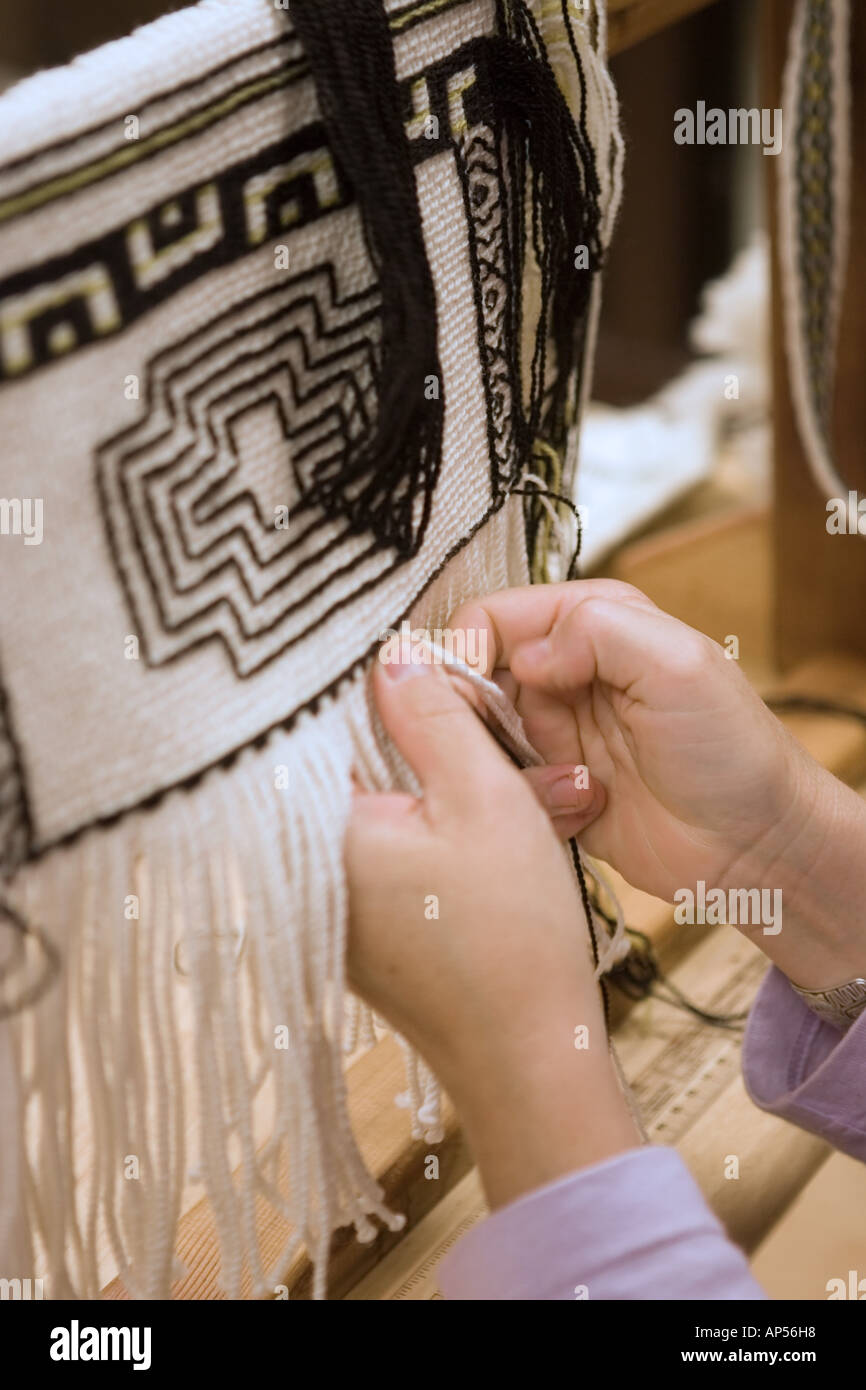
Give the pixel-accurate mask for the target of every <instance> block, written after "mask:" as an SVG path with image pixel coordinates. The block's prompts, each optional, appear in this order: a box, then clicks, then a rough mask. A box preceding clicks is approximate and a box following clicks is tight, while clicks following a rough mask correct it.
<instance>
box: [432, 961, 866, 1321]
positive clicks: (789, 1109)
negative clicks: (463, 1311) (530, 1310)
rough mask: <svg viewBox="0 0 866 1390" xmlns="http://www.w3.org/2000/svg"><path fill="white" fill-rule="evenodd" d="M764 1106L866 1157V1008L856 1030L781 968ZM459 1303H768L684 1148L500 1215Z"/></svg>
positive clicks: (544, 1194)
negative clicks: (801, 992)
mask: <svg viewBox="0 0 866 1390" xmlns="http://www.w3.org/2000/svg"><path fill="white" fill-rule="evenodd" d="M743 1070H744V1074H745V1079H746V1085H747V1087H748V1090H749V1094H750V1095H751V1097H752V1099H753V1100H754V1102H755V1104H756V1105H759V1106H760V1107H761V1109H763V1110H769V1111H771V1112H772V1113H773V1114H775V1115H779V1116H781V1117H782V1118H783V1119H785V1120H790V1121H791V1122H792V1123H793V1124H796V1125H799V1126H800V1128H801V1129H807V1130H810V1131H811V1132H812V1133H813V1134H817V1135H819V1136H821V1137H822V1138H824V1139H827V1140H828V1141H829V1142H830V1143H831V1144H833V1145H834V1146H835V1147H836V1148H837V1149H840V1150H842V1152H844V1153H847V1154H850V1155H851V1156H852V1157H853V1158H859V1159H861V1160H862V1161H863V1162H866V1086H864V1084H863V1077H864V1071H866V1013H864V1014H863V1015H862V1017H861V1018H860V1019H859V1020H858V1021H857V1022H856V1023H855V1024H854V1026H853V1027H852V1028H851V1029H850V1030H849V1031H848V1032H847V1033H845V1034H842V1033H840V1032H838V1031H837V1030H836V1029H835V1028H833V1027H832V1026H831V1025H830V1024H828V1023H822V1022H821V1020H820V1019H819V1018H817V1017H816V1016H815V1015H814V1014H813V1013H812V1012H811V1010H809V1009H808V1008H807V1007H806V1005H805V1004H804V1003H803V1001H802V1000H801V999H800V998H799V997H798V996H797V995H796V994H795V993H794V991H793V990H792V989H791V986H790V985H789V983H788V981H787V980H786V978H785V976H784V975H782V974H781V972H780V971H778V970H776V969H775V968H774V969H771V970H770V972H769V974H768V975H767V978H766V979H765V981H764V983H763V985H762V986H761V990H760V993H759V994H758V998H757V1001H756V1003H755V1006H754V1008H753V1010H752V1014H751V1017H750V1019H749V1025H748V1029H747V1032H746V1041H745V1047H744V1053H743ZM441 1285H442V1291H443V1293H444V1294H445V1297H446V1298H452V1299H519V1300H547V1299H575V1298H590V1299H620V1300H625V1299H662V1298H664V1299H678V1298H681V1299H683V1298H684V1299H688V1298H700V1299H713V1298H718V1299H735V1298H748V1299H757V1298H763V1297H765V1295H764V1294H763V1293H762V1291H761V1289H760V1288H759V1286H758V1285H757V1284H756V1283H755V1281H754V1280H753V1279H752V1277H751V1275H750V1274H749V1268H748V1264H747V1263H746V1259H745V1256H744V1255H743V1254H742V1252H741V1251H740V1250H738V1249H737V1247H736V1246H735V1245H732V1244H731V1242H730V1241H729V1240H728V1238H727V1237H726V1235H725V1233H724V1231H723V1229H722V1227H721V1226H720V1225H719V1223H718V1221H717V1220H716V1218H715V1217H714V1216H713V1215H712V1213H711V1212H710V1210H709V1208H708V1206H707V1204H706V1202H705V1201H704V1199H703V1197H702V1195H701V1192H700V1190H699V1188H698V1187H697V1184H696V1183H695V1181H694V1179H693V1178H692V1177H691V1175H690V1173H689V1172H688V1169H687V1168H686V1166H685V1164H684V1163H683V1162H682V1160H681V1159H680V1157H679V1155H678V1154H677V1153H676V1152H675V1151H674V1150H673V1149H663V1148H647V1149H634V1150H631V1151H629V1152H628V1153H624V1154H619V1155H617V1157H615V1158H612V1159H608V1160H607V1161H606V1162H605V1163H599V1164H597V1165H596V1166H595V1167H592V1168H584V1169H582V1170H581V1171H580V1172H577V1173H573V1174H571V1175H570V1176H569V1177H566V1178H562V1179H560V1181H559V1182H555V1183H551V1184H550V1185H549V1186H547V1187H542V1188H539V1189H538V1190H537V1191H535V1192H530V1193H527V1195H526V1196H525V1197H521V1198H520V1199H519V1200H518V1201H516V1202H513V1203H511V1205H510V1206H507V1207H503V1208H502V1209H501V1210H500V1211H497V1212H494V1214H493V1215H492V1216H489V1217H488V1218H487V1220H486V1221H483V1222H482V1223H481V1225H480V1226H476V1227H475V1228H474V1229H473V1230H471V1231H469V1232H468V1234H467V1235H465V1236H464V1237H463V1239H462V1240H461V1241H460V1243H459V1244H458V1245H457V1246H456V1248H455V1249H454V1250H453V1251H452V1253H451V1254H450V1255H449V1256H448V1257H447V1258H446V1260H445V1261H444V1263H443V1266H442V1271H441Z"/></svg>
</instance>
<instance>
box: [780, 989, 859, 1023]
mask: <svg viewBox="0 0 866 1390" xmlns="http://www.w3.org/2000/svg"><path fill="white" fill-rule="evenodd" d="M791 987H792V989H795V990H796V991H797V993H798V994H799V996H800V998H801V999H802V1000H803V1003H804V1004H808V1006H809V1008H810V1009H811V1010H812V1012H813V1013H815V1014H817V1015H818V1017H819V1018H823V1020H824V1022H825V1023H832V1025H833V1027H834V1028H839V1029H840V1030H841V1031H842V1032H843V1033H847V1031H848V1029H849V1028H850V1027H851V1025H852V1024H853V1023H856V1022H857V1019H858V1018H859V1017H860V1015H861V1014H862V1013H863V1011H864V1009H866V980H859V979H858V980H849V981H848V983H847V985H834V986H833V988H832V989H801V988H800V986H799V985H795V984H794V981H793V980H792V981H791Z"/></svg>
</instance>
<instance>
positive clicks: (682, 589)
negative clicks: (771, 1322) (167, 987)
mask: <svg viewBox="0 0 866 1390" xmlns="http://www.w3.org/2000/svg"><path fill="white" fill-rule="evenodd" d="M710 3H724V0H608V10H609V40H610V52H611V55H615V54H617V53H620V52H623V51H624V50H625V49H627V48H630V47H632V46H633V45H635V44H636V43H638V42H640V41H641V40H642V39H645V38H648V37H649V36H651V35H653V34H655V33H658V32H660V31H661V30H662V29H664V28H666V27H668V26H670V25H673V24H675V23H677V22H678V21H680V20H682V19H683V18H685V17H686V16H687V15H689V14H692V13H694V12H695V11H697V10H699V9H702V8H704V7H705V6H706V5H708V4H710ZM762 6H763V21H764V24H763V28H764V55H763V56H764V64H763V67H764V80H765V96H764V99H763V104H764V105H766V106H769V107H776V106H778V105H779V99H778V94H779V87H780V77H781V71H782V66H783V62H784V55H785V49H786V39H787V33H788V25H789V21H790V15H791V11H792V8H793V0H762ZM852 9H853V11H854V13H853V15H852V25H853V30H852V48H853V85H854V103H855V109H854V118H853V121H852V127H853V132H854V148H853V159H854V163H855V167H856V166H857V164H858V162H859V159H858V156H862V155H863V154H864V153H866V151H864V148H863V147H864V144H866V74H864V67H866V6H853V7H852ZM767 164H768V166H769V170H768V172H769V176H770V182H771V187H770V199H769V204H770V210H771V212H770V229H771V238H772V241H773V244H774V246H775V235H776V229H775V214H774V206H775V201H774V189H773V187H772V183H773V176H774V164H775V161H774V160H772V159H769V160H768V161H767ZM852 225H853V228H854V229H855V232H856V229H858V228H862V227H863V226H864V225H866V186H864V185H863V183H862V181H861V182H857V181H856V180H853V181H852ZM847 286H848V287H847V294H846V309H845V314H844V319H843V324H842V337H841V344H840V354H839V373H838V387H837V404H836V423H837V441H836V442H837V448H838V457H839V461H840V467H841V468H842V470H843V472H844V476H845V477H846V479H847V480H848V481H849V484H850V486H851V487H856V488H859V489H860V490H861V491H863V492H866V459H864V452H863V444H862V441H863V440H864V439H866V393H864V392H863V390H862V385H861V383H860V380H859V377H860V374H861V372H862V363H863V361H864V357H866V243H864V241H863V240H862V239H858V237H857V235H856V234H855V235H852V237H851V249H850V263H849V267H848V281H847ZM780 315H781V304H780V290H779V283H778V269H777V265H776V260H775V257H774V259H773V329H774V332H773V389H774V438H775V491H776V502H775V508H774V511H773V515H772V518H771V517H770V516H768V515H767V514H766V513H763V512H756V511H744V510H737V511H735V512H732V513H729V514H728V515H726V516H724V517H722V518H721V519H720V520H717V519H712V520H709V521H699V522H692V523H689V524H687V525H685V526H683V527H681V528H679V529H678V530H677V531H676V532H673V533H668V534H667V535H665V536H663V537H662V538H660V539H653V540H651V541H647V542H643V543H639V544H636V545H633V546H631V547H628V548H626V549H625V550H623V551H622V552H621V553H620V555H619V556H618V557H617V560H616V562H615V564H614V566H613V568H612V570H611V571H610V572H611V573H614V574H616V575H617V576H618V577H620V578H623V579H628V580H629V581H630V582H632V583H635V584H637V585H638V586H639V587H641V588H643V589H644V590H645V591H646V592H648V593H649V594H650V596H651V597H652V598H654V599H655V600H656V602H658V603H659V604H660V605H661V606H662V607H663V608H665V609H667V610H669V611H671V612H673V613H675V614H676V615H677V616H679V617H681V618H683V619H684V620H685V621H687V622H689V623H690V624H692V625H693V626H695V627H698V628H700V629H701V630H703V631H705V632H707V633H708V634H709V635H710V636H712V637H714V638H715V639H716V640H719V641H723V640H724V637H725V635H726V634H727V633H729V632H732V631H733V632H736V633H737V634H738V635H739V637H740V647H741V656H742V664H743V666H744V668H745V669H746V671H747V672H748V674H750V676H751V677H752V679H753V680H754V681H755V683H756V684H757V685H758V687H759V689H761V690H763V691H766V690H768V689H773V690H777V691H778V690H783V689H784V690H787V691H794V692H801V693H804V694H808V695H813V696H818V697H823V698H825V699H830V700H832V699H841V700H845V701H848V702H850V703H854V704H859V705H860V706H861V707H863V708H866V622H862V621H860V622H859V623H858V621H857V613H856V608H855V606H854V603H852V600H854V601H855V602H856V597H857V596H858V595H859V594H862V593H866V541H864V540H863V539H862V538H858V537H848V538H847V539H846V540H845V541H842V542H841V543H840V541H839V539H838V538H834V540H833V543H832V545H831V544H830V538H829V537H828V535H827V533H826V530H825V527H824V508H823V501H822V499H821V498H820V497H819V495H818V492H817V489H816V488H815V486H814V484H813V482H812V480H811V477H810V475H809V472H808V468H807V465H806V461H805V457H804V455H803V452H802V449H801V448H800V445H799V441H798V438H797V432H796V427H795V424H794V419H793V413H792V408H791V401H790V396H789V391H788V382H787V370H786V364H785V359H784V340H783V334H782V332H781V318H780ZM852 618H853V620H854V621H853V622H852ZM783 671H784V672H785V676H784V679H783V680H782V679H780V673H781V672H783ZM785 722H786V723H787V724H788V726H789V727H790V729H791V731H792V732H793V733H794V734H795V735H796V737H798V738H799V739H800V740H801V741H802V742H803V744H804V745H805V746H806V748H807V749H808V750H809V751H810V752H811V753H812V754H813V756H814V757H816V758H817V759H818V760H819V761H820V762H821V763H823V764H824V766H825V767H827V768H829V769H830V770H831V771H832V772H834V773H836V774H837V775H838V776H839V777H841V778H843V779H844V780H846V781H848V782H849V783H850V784H851V785H854V786H860V785H862V784H863V783H864V781H866V728H864V727H863V726H862V725H858V724H857V723H855V722H854V721H852V720H850V719H846V718H839V717H829V718H828V717H825V716H820V715H809V714H799V713H798V714H796V715H791V716H789V717H787V718H786V721H785ZM614 877H615V876H614ZM617 887H618V889H619V890H620V891H621V898H622V902H623V906H624V909H625V912H626V919H627V921H628V923H629V925H631V926H634V927H636V928H638V929H640V930H641V931H644V932H645V933H646V934H647V935H648V936H649V937H650V938H651V940H652V941H653V943H654V946H655V949H656V951H657V953H658V956H659V958H660V960H661V963H662V966H663V968H664V969H665V970H666V972H667V973H668V974H669V975H670V976H671V978H672V980H673V981H674V982H675V983H676V984H678V985H679V986H680V987H681V988H682V989H683V990H684V991H685V992H686V993H687V994H688V996H689V997H690V998H692V999H693V1000H695V1002H697V1003H699V1004H701V1005H702V1006H704V1007H706V1008H709V1009H714V1010H719V1011H721V1010H724V1011H726V1012H731V1011H734V1010H737V1009H740V1008H745V1007H747V1006H748V1004H749V1003H750V1002H751V1000H752V998H753V997H754V994H755V991H756V988H757V984H758V981H759V980H760V978H761V975H762V973H763V969H764V965H765V962H764V960H763V957H762V956H760V954H759V953H758V952H757V950H756V949H755V948H754V947H752V946H751V945H750V944H749V943H748V942H747V941H745V940H743V939H741V938H740V937H739V936H738V935H737V934H736V933H735V932H734V930H733V929H732V928H726V927H717V928H713V927H705V928H696V927H689V928H688V929H687V930H686V931H684V930H683V929H681V928H678V927H677V926H676V925H675V924H674V920H673V909H672V908H671V907H670V906H669V905H668V904H665V903H662V902H660V901H658V900H656V899H653V898H650V897H648V896H647V895H646V894H643V893H639V892H637V891H636V890H634V889H631V888H629V887H628V886H627V885H625V884H623V883H622V881H621V880H619V881H618V882H617ZM614 993H615V992H614ZM614 1018H615V1037H616V1041H617V1045H618V1050H619V1052H620V1055H621V1058H622V1060H623V1064H624V1067H625V1070H626V1074H627V1076H628V1078H629V1080H630V1082H631V1083H632V1085H633V1086H634V1088H635V1091H636V1094H637V1098H638V1101H639V1102H640V1104H641V1105H642V1107H643V1110H644V1114H645V1118H646V1122H647V1125H648V1129H649V1131H650V1134H651V1137H652V1138H653V1139H655V1140H657V1141H658V1142H666V1143H675V1144H676V1146H677V1147H678V1148H679V1149H680V1151H681V1153H682V1154H683V1156H684V1157H685V1158H686V1160H687V1162H688V1163H689V1165H690V1167H691V1169H692V1172H693V1173H694V1174H695V1176H696V1178H697V1179H698V1181H699V1182H700V1184H701V1185H702V1187H703V1189H704V1192H705V1194H706V1196H707V1198H708V1200H709V1201H710V1203H711V1205H712V1206H713V1208H714V1209H715V1211H716V1212H717V1213H718V1215H719V1216H720V1218H721V1219H722V1220H723V1221H724V1222H725V1223H726V1225H727V1228H728V1230H729V1231H730V1233H731V1235H732V1237H733V1238H734V1239H735V1240H737V1241H738V1242H739V1243H740V1244H741V1245H743V1246H744V1247H745V1249H746V1250H749V1251H751V1250H754V1249H755V1247H756V1246H757V1245H758V1243H759V1242H760V1241H761V1240H762V1239H763V1238H764V1236H765V1235H766V1234H767V1232H768V1231H769V1230H770V1229H771V1228H772V1226H773V1225H774V1223H775V1222H776V1221H777V1220H778V1218H779V1217H780V1215H781V1214H782V1213H783V1212H784V1211H785V1209H786V1208H787V1207H788V1205H789V1204H790V1203H791V1202H792V1201H793V1200H794V1198H795V1197H796V1196H797V1194H798V1193H799V1192H800V1191H801V1190H802V1189H803V1187H804V1186H805V1185H806V1183H807V1182H808V1181H809V1180H810V1178H811V1177H812V1176H813V1175H814V1174H815V1173H816V1172H817V1171H818V1169H819V1168H820V1167H821V1165H822V1164H823V1163H824V1162H825V1161H826V1159H827V1157H828V1156H829V1154H830V1150H829V1148H828V1147H827V1145H825V1144H824V1143H823V1142H821V1141H820V1140H818V1139H815V1138H813V1137H812V1136H810V1135H806V1134H804V1133H801V1132H800V1131H797V1130H795V1129H793V1128H792V1127H791V1126H790V1125H787V1124H785V1123H784V1122H782V1121H780V1120H777V1119H775V1118H774V1117H772V1116H768V1115H764V1114H763V1113H762V1112H760V1111H758V1110H757V1109H756V1108H755V1107H754V1106H753V1105H752V1104H751V1102H750V1101H749V1100H748V1098H747V1096H746V1094H745V1090H744V1088H743V1083H742V1080H741V1078H740V1072H739V1057H738V1051H739V1047H738V1042H737V1040H736V1038H735V1037H734V1036H733V1035H731V1034H729V1033H721V1032H718V1031H714V1030H713V1029H711V1028H707V1027H706V1026H704V1025H702V1024H700V1023H698V1022H697V1021H695V1020H693V1019H691V1018H690V1017H689V1016H688V1015H686V1014H680V1013H678V1012H674V1011H673V1010H670V1009H668V1008H666V1007H665V1006H664V1005H661V1004H657V1003H653V1002H652V1001H647V1002H643V1003H640V1004H637V1005H634V1006H629V1005H628V1003H627V1001H624V1000H623V999H622V997H621V996H617V995H616V994H615V1011H614ZM403 1084H404V1079H403V1063H402V1058H401V1054H400V1052H399V1048H398V1047H397V1045H396V1043H395V1042H394V1041H393V1039H391V1038H386V1039H384V1040H383V1041H381V1042H379V1043H378V1044H377V1045H376V1046H375V1047H374V1048H373V1049H372V1050H370V1051H369V1052H367V1053H366V1054H364V1055H363V1056H361V1057H359V1058H358V1059H357V1060H356V1061H355V1062H354V1063H353V1065H352V1066H351V1067H350V1071H349V1089H350V1096H351V1109H352V1115H353V1121H354V1126H355V1132H356V1134H357V1136H358V1139H359V1143H360V1146H361V1149H362V1151H363V1153H364V1155H365V1158H366V1159H367V1162H368V1164H369V1166H370V1169H371V1171H372V1172H373V1173H375V1174H376V1176H377V1177H378V1179H379V1181H380V1182H381V1184H382V1186H383V1188H384V1189H385V1192H386V1194H387V1197H388V1200H389V1202H390V1203H391V1205H392V1206H393V1207H394V1209H396V1210H398V1211H402V1212H405V1214H406V1217H407V1225H406V1230H405V1231H404V1232H403V1233H401V1234H399V1235H394V1234H392V1233H390V1232H387V1231H384V1230H383V1231H381V1232H380V1234H379V1236H378V1238H377V1239H376V1241H374V1242H373V1243H372V1244H371V1245H360V1244H358V1242H357V1241H356V1240H355V1239H354V1235H353V1233H352V1232H351V1231H348V1230H346V1231H339V1232H337V1233H336V1235H335V1236H334V1240H333V1247H332V1249H333V1255H332V1261H331V1271H330V1286H329V1296H330V1297H331V1298H336V1299H339V1298H351V1299H376V1300H378V1299H392V1298H397V1299H418V1298H421V1299H425V1298H437V1297H439V1296H440V1295H439V1294H438V1290H437V1286H436V1265H437V1263H438V1260H439V1259H440V1258H441V1256H442V1254H444V1253H445V1251H446V1250H447V1249H449V1248H450V1246H451V1245H453V1244H454V1242H455V1241H456V1240H457V1239H458V1238H459V1236H460V1234H462V1232H463V1231H464V1230H465V1229H466V1228H467V1227H468V1226H469V1225H471V1224H472V1223H473V1222H474V1221H476V1220H478V1219H480V1217H481V1215H482V1214H483V1202H482V1197H481V1192H480V1188H479V1185H478V1181H477V1175H476V1174H475V1172H474V1170H473V1168H472V1159H471V1156H470V1154H469V1151H468V1149H467V1146H466V1143H465V1141H464V1138H463V1136H462V1134H461V1131H460V1127H459V1125H458V1123H457V1119H456V1116H455V1114H454V1111H453V1109H452V1108H451V1107H450V1106H449V1105H448V1103H447V1102H446V1103H445V1107H444V1131H445V1132H444V1138H443V1140H442V1142H441V1143H440V1144H438V1145H436V1146H434V1147H432V1148H431V1146H430V1145H429V1144H427V1143H425V1142H424V1141H422V1140H413V1139H412V1137H411V1131H410V1122H409V1118H408V1115H407V1113H406V1112H405V1111H402V1110H399V1109H397V1108H396V1107H395V1105H394V1096H395V1094H396V1093H397V1092H398V1091H400V1090H401V1089H402V1087H403ZM722 1117H723V1123H720V1120H721V1119H722ZM731 1149H733V1150H735V1151H736V1152H737V1154H738V1155H739V1157H740V1160H741V1172H742V1176H741V1179H740V1181H738V1182H736V1183H729V1182H725V1181H724V1178H723V1172H724V1157H725V1153H726V1152H727V1151H729V1150H731ZM431 1151H432V1152H435V1154H436V1155H437V1157H438V1159H439V1176H438V1179H437V1180H435V1181H430V1180H428V1179H426V1178H425V1172H424V1170H425V1159H426V1157H427V1155H428V1153H429V1152H431ZM269 1221H270V1226H269V1227H268V1229H267V1230H266V1231H265V1240H264V1243H263V1244H264V1250H265V1253H273V1254H274V1255H275V1254H276V1252H277V1251H278V1249H279V1248H281V1247H282V1246H283V1244H284V1242H285V1239H286V1234H287V1232H286V1228H285V1225H284V1224H282V1223H281V1222H279V1221H278V1220H277V1219H276V1218H274V1217H273V1216H272V1215H271V1216H270V1217H269ZM178 1254H179V1256H180V1258H181V1259H182V1260H183V1261H184V1263H185V1265H186V1267H187V1268H188V1269H189V1270H190V1271H191V1272H190V1274H189V1275H188V1276H187V1277H186V1278H185V1279H184V1280H182V1281H181V1282H179V1283H178V1284H177V1285H176V1286H175V1288H174V1290H173V1295H174V1297H177V1298H186V1299H189V1298H193V1299H209V1298H220V1297H222V1296H223V1295H222V1294H221V1292H220V1290H219V1287H218V1282H217V1274H218V1255H217V1245H216V1237H215V1232H214V1228H213V1223H212V1221H211V1218H210V1214H209V1210H208V1204H207V1201H206V1199H202V1200H201V1201H200V1202H199V1203H198V1204H196V1205H195V1206H193V1207H192V1208H191V1209H190V1210H189V1211H188V1212H187V1213H186V1215H185V1217H184V1218H183V1221H182V1227H181V1239H180V1242H179V1245H178ZM310 1274H311V1271H310V1267H309V1263H308V1262H307V1261H306V1259H305V1258H303V1257H299V1258H298V1259H297V1260H296V1261H295V1263H294V1265H293V1266H292V1268H291V1269H289V1270H287V1271H286V1272H285V1275H284V1280H285V1290H286V1292H287V1294H288V1297H290V1298H295V1299H304V1298H307V1297H309V1296H310V1289H311V1278H310ZM106 1296H107V1297H109V1298H124V1297H125V1296H126V1295H125V1291H124V1289H123V1287H122V1285H121V1284H120V1283H119V1281H116V1280H115V1281H114V1282H113V1283H112V1284H111V1285H109V1287H108V1288H107V1290H106Z"/></svg>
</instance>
